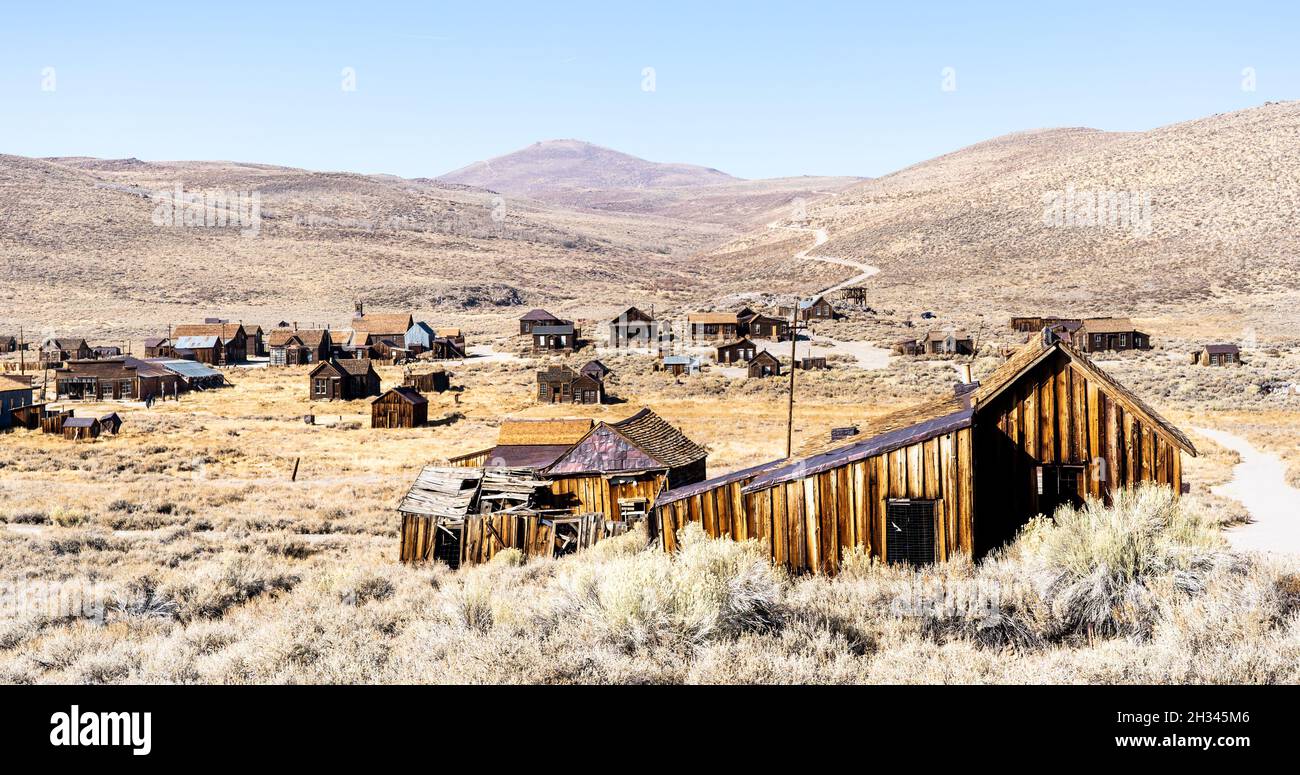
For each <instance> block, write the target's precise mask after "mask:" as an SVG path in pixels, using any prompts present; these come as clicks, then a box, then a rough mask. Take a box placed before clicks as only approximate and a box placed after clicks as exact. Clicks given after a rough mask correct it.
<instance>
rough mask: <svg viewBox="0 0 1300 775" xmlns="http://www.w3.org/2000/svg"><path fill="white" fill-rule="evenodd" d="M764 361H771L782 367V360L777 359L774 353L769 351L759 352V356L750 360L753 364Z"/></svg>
mask: <svg viewBox="0 0 1300 775" xmlns="http://www.w3.org/2000/svg"><path fill="white" fill-rule="evenodd" d="M762 361H771V362H772V363H775V364H776V365H778V366H780V365H781V359H780V358H778V357H776V356H775V355H773V354H772V353H770V352H768V351H767V350H759V351H758V354H757V355H755V356H754V357H753V358H751V359H750V360H749V362H750V363H751V364H752V363H760V362H762Z"/></svg>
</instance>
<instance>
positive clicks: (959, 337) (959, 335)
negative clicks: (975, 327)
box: [925, 331, 970, 342]
mask: <svg viewBox="0 0 1300 775" xmlns="http://www.w3.org/2000/svg"><path fill="white" fill-rule="evenodd" d="M950 336H951V337H952V338H953V339H954V340H956V341H958V342H960V341H963V340H967V339H970V334H968V333H966V332H965V331H931V332H929V333H927V334H926V335H925V341H927V342H946V341H948V337H950Z"/></svg>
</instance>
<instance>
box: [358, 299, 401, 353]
mask: <svg viewBox="0 0 1300 775" xmlns="http://www.w3.org/2000/svg"><path fill="white" fill-rule="evenodd" d="M413 325H415V319H414V318H413V317H411V315H410V314H409V313H406V312H366V311H365V308H364V307H363V306H362V305H361V304H360V303H358V304H357V308H356V313H355V314H354V315H353V316H352V331H353V334H354V337H353V341H352V344H353V345H363V344H365V345H368V344H370V343H371V342H370V341H357V339H358V336H356V335H359V337H360V338H362V339H367V340H371V339H373V340H374V341H379V340H382V339H392V340H394V341H403V340H405V339H406V332H407V331H410V330H411V326H413Z"/></svg>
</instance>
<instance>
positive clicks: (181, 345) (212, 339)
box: [176, 336, 221, 350]
mask: <svg viewBox="0 0 1300 775" xmlns="http://www.w3.org/2000/svg"><path fill="white" fill-rule="evenodd" d="M220 344H221V338H220V337H216V336H178V337H176V349H178V350H206V349H208V348H212V347H217V346H219V345H220Z"/></svg>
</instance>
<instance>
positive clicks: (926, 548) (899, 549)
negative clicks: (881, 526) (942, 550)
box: [885, 499, 935, 565]
mask: <svg viewBox="0 0 1300 775" xmlns="http://www.w3.org/2000/svg"><path fill="white" fill-rule="evenodd" d="M934 504H935V502H934V501H923V500H910V499H901V500H891V501H889V503H887V504H886V506H885V558H886V561H887V562H889V564H891V565H897V564H900V563H907V564H909V565H929V564H930V563H932V562H934V554H935V553H934Z"/></svg>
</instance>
